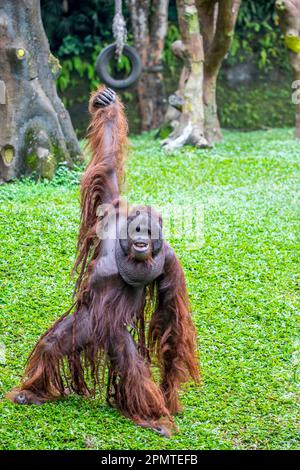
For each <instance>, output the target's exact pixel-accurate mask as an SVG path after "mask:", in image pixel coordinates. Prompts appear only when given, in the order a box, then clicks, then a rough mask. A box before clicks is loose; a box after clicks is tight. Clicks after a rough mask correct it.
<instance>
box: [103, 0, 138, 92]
mask: <svg viewBox="0 0 300 470" xmlns="http://www.w3.org/2000/svg"><path fill="white" fill-rule="evenodd" d="M112 29H113V36H114V39H115V42H114V44H110V45H109V46H107V47H105V48H104V49H103V50H102V51H101V52H100V54H99V56H98V57H97V61H96V72H97V74H98V75H99V77H100V78H101V80H102V81H103V83H105V85H107V86H109V87H111V88H115V89H117V90H123V89H125V88H129V87H130V86H131V85H133V84H134V83H135V82H136V81H137V79H138V78H139V76H140V74H141V71H142V65H141V60H140V57H139V55H138V53H137V52H136V50H135V49H134V48H133V47H131V46H128V45H127V44H125V42H126V39H127V31H126V23H125V20H124V17H123V14H122V0H115V16H114V20H113V28H112ZM122 55H124V56H125V57H127V59H128V60H129V62H130V64H131V71H130V73H129V75H128V76H127V77H125V78H120V79H118V78H114V77H113V76H112V75H110V73H109V65H110V63H111V61H112V59H114V58H116V59H117V61H119V60H120V58H121V56H122Z"/></svg>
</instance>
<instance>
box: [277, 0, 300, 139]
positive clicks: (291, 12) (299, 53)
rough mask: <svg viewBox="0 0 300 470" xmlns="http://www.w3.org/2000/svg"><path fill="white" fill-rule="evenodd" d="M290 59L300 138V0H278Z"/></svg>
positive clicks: (278, 12)
mask: <svg viewBox="0 0 300 470" xmlns="http://www.w3.org/2000/svg"><path fill="white" fill-rule="evenodd" d="M275 7H276V11H277V14H278V17H279V24H280V28H281V31H282V32H283V34H284V42H285V45H286V47H287V49H288V51H289V61H290V64H291V67H292V69H293V73H294V79H295V86H294V88H295V96H296V126H295V127H296V131H295V135H296V138H298V139H300V0H277V1H276V3H275Z"/></svg>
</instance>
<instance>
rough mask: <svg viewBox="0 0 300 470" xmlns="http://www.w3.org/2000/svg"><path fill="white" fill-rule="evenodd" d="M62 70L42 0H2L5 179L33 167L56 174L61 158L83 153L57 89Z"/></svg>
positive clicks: (1, 161) (1, 165) (1, 166)
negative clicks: (49, 37) (52, 47)
mask: <svg viewBox="0 0 300 470" xmlns="http://www.w3.org/2000/svg"><path fill="white" fill-rule="evenodd" d="M59 71H60V66H59V62H58V61H57V59H55V58H54V57H53V56H52V55H51V53H50V50H49V43H48V40H47V37H46V35H45V32H44V29H43V25H42V20H41V14H40V2H39V0H11V1H9V2H7V1H5V0H0V181H9V180H11V179H12V178H15V177H19V176H20V175H22V174H28V173H31V172H35V173H36V174H37V175H39V176H41V177H47V178H51V177H52V176H53V174H54V171H55V169H56V166H57V163H58V162H59V161H65V162H67V163H69V164H71V162H72V160H73V159H75V158H77V157H78V156H79V155H80V148H79V144H78V142H77V139H76V136H75V133H74V130H73V128H72V124H71V121H70V117H69V114H68V112H67V111H66V109H65V107H64V105H63V104H62V102H61V100H60V99H59V97H58V96H57V93H56V89H55V84H54V80H53V79H54V77H56V76H57V75H58V73H59Z"/></svg>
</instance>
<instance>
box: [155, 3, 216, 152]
mask: <svg viewBox="0 0 300 470" xmlns="http://www.w3.org/2000/svg"><path fill="white" fill-rule="evenodd" d="M177 10H178V20H179V27H180V32H181V37H182V40H181V41H176V43H175V44H174V45H173V52H174V53H175V54H176V55H177V56H178V57H181V58H182V59H183V61H184V69H183V72H182V74H181V77H180V82H179V90H178V92H177V94H178V95H179V96H181V97H182V112H181V115H180V117H179V122H178V125H177V126H176V127H175V129H174V131H173V132H172V133H171V134H170V136H169V137H168V138H167V139H166V140H165V141H163V146H164V148H165V149H166V150H167V151H171V150H174V149H176V148H179V147H181V146H182V145H185V144H191V145H195V146H197V147H207V146H208V142H207V140H206V138H205V136H204V106H203V99H202V87H203V70H204V67H203V61H204V55H203V42H202V36H201V34H200V29H199V22H198V13H197V9H196V5H195V2H194V0H177Z"/></svg>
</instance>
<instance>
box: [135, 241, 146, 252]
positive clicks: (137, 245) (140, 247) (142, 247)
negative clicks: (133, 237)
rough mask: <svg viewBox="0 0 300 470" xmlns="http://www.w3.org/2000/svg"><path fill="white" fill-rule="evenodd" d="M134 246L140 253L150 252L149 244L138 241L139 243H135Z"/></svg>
mask: <svg viewBox="0 0 300 470" xmlns="http://www.w3.org/2000/svg"><path fill="white" fill-rule="evenodd" d="M133 246H134V249H135V250H136V251H138V252H139V253H143V252H144V251H147V250H148V248H149V243H147V242H141V241H138V242H134V243H133Z"/></svg>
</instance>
